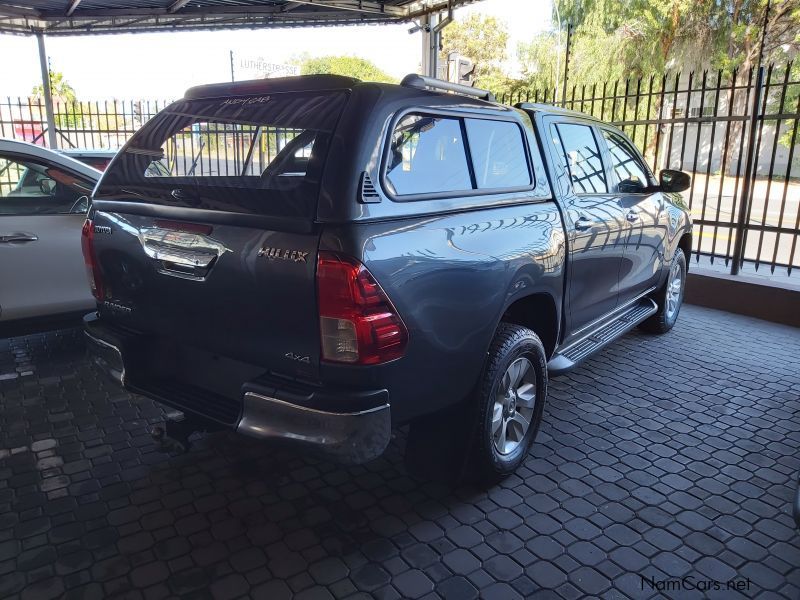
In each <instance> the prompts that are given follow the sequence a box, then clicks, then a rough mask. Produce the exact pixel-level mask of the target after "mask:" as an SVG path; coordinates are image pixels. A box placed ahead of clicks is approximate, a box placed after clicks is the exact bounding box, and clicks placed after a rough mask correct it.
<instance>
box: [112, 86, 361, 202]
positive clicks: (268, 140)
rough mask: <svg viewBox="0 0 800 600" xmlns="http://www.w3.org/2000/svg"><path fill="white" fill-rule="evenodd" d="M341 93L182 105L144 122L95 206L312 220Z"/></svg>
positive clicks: (185, 102) (340, 107) (344, 96)
mask: <svg viewBox="0 0 800 600" xmlns="http://www.w3.org/2000/svg"><path fill="white" fill-rule="evenodd" d="M346 101H347V93H346V92H339V91H335V92H313V93H311V92H282V93H275V94H269V95H262V96H238V97H222V98H211V99H197V100H179V101H178V102H176V103H174V104H172V105H170V106H169V107H167V108H166V109H165V110H163V111H162V112H160V113H159V114H158V115H156V117H154V118H153V119H151V120H150V121H148V122H147V124H146V125H145V126H144V127H142V128H141V129H140V130H139V131H138V132H137V133H136V134H135V135H134V136H133V137H132V138H131V140H130V142H129V143H128V144H127V145H126V147H125V149H124V150H123V151H122V152H121V153H120V154H119V155H118V156H117V158H116V159H115V160H114V162H113V163H112V164H111V166H110V167H109V168H108V170H107V171H106V173H105V175H104V177H103V179H102V180H101V182H100V186H99V188H98V191H97V193H96V197H97V198H99V199H102V198H112V199H114V200H126V199H130V200H132V201H137V202H142V201H146V202H150V203H156V204H162V203H163V204H169V205H174V204H175V203H176V198H179V200H178V201H179V202H181V203H184V204H188V205H191V206H193V207H197V208H206V209H212V210H223V211H226V212H243V213H254V214H266V215H274V216H287V217H292V216H304V217H311V216H313V215H314V214H315V212H316V202H317V196H318V192H319V184H320V179H321V176H322V170H323V166H324V163H325V159H326V157H327V152H328V147H329V144H330V140H331V138H332V136H333V132H334V129H335V127H336V123H337V122H338V119H339V115H340V114H341V112H342V110H343V108H344V105H345V103H346Z"/></svg>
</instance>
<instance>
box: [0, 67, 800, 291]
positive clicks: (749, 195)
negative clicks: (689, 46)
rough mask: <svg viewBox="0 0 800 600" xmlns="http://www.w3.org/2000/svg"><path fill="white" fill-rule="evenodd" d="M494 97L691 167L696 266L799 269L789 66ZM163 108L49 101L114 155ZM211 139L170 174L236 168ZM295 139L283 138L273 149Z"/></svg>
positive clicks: (799, 76)
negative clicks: (575, 113) (576, 119)
mask: <svg viewBox="0 0 800 600" xmlns="http://www.w3.org/2000/svg"><path fill="white" fill-rule="evenodd" d="M499 100H500V101H501V102H504V103H508V104H515V103H517V102H543V103H549V104H553V103H556V104H559V105H561V106H565V107H566V108H572V109H575V110H579V111H582V112H585V113H589V114H592V115H594V116H596V117H598V118H600V119H603V120H606V121H610V122H612V123H614V124H616V125H618V126H619V127H621V128H622V129H623V130H625V132H626V133H627V134H628V135H629V136H630V137H631V139H633V141H634V142H635V143H636V144H637V145H638V146H639V148H640V149H641V150H642V152H643V153H644V155H645V158H646V159H647V161H648V163H649V164H650V166H651V167H652V169H653V171H654V172H656V173H657V172H658V171H659V170H661V169H665V168H672V169H681V170H684V171H688V172H690V173H691V174H692V175H693V178H692V181H693V183H692V186H691V188H690V189H689V190H687V191H686V192H685V193H684V197H685V201H686V204H687V205H688V206H689V207H690V209H691V212H692V215H693V217H694V222H695V235H694V242H693V243H694V252H693V257H694V260H695V261H697V262H702V263H703V264H704V265H705V266H709V267H711V268H717V269H729V270H731V271H732V272H733V273H738V272H739V271H740V270H741V271H745V272H752V273H756V274H767V275H771V276H791V275H792V274H793V273H796V271H797V269H798V268H799V267H800V248H798V245H799V244H798V238H800V150H799V149H798V144H800V137H798V121H800V69H798V67H797V66H793V65H791V64H789V65H786V66H784V67H780V68H776V67H773V66H770V67H768V68H761V69H752V70H750V71H748V72H746V73H742V72H738V73H737V72H733V73H723V72H722V71H719V72H716V73H708V72H704V73H702V74H699V75H698V74H692V73H688V74H683V75H682V74H671V75H664V76H662V77H656V76H653V77H649V78H646V79H638V80H627V81H617V82H608V83H604V84H603V85H593V86H573V87H572V88H571V90H569V91H568V93H567V94H566V97H564V98H558V100H557V101H555V95H554V90H552V89H551V90H542V91H538V90H525V91H521V92H518V93H515V94H512V95H505V96H501V97H499ZM166 104H167V102H165V101H159V100H140V101H120V100H110V101H93V102H73V103H63V102H56V103H55V107H54V109H55V115H54V121H55V124H56V133H57V136H56V137H57V143H58V146H59V147H60V148H62V149H64V148H74V147H80V148H117V147H119V146H121V145H122V144H123V143H124V142H125V141H126V140H127V139H128V138H129V137H130V136H131V135H132V134H133V133H134V132H135V131H136V130H137V129H138V128H139V127H141V125H142V124H143V123H145V122H146V121H147V120H149V119H150V118H151V117H152V116H154V115H155V114H156V113H157V112H158V111H159V110H161V109H162V108H163V107H164V106H165V105H166ZM46 123H47V120H46V116H45V108H44V105H43V103H42V102H41V100H37V99H19V98H18V99H11V98H7V99H6V100H5V101H2V100H0V136H1V137H10V138H16V139H23V140H27V141H30V142H33V143H38V144H41V145H46V143H47V137H48V136H47V124H46ZM195 133H196V132H195ZM212 133H214V134H219V133H220V132H219V131H217V130H213V131H212V130H210V129H207V130H203V132H202V135H196V134H195V135H184V136H183V137H179V138H176V139H175V140H173V141H172V142H171V145H170V144H168V146H170V147H168V148H166V151H167V154H168V155H174V156H173V157H172V158H171V161H170V162H169V165H171V166H170V168H172V167H175V168H179V167H178V165H180V168H184V167H183V162H185V161H186V159H187V157H188V159H189V161H190V163H189V164H190V165H192V166H190V167H188V168H192V169H194V170H195V171H196V170H198V169H201V170H203V172H205V170H206V169H209V170H214V169H216V170H217V171H219V172H221V169H223V168H224V169H226V171H225V172H227V170H228V169H231V168H232V169H233V170H234V172H239V166H240V163H241V162H242V161H243V160H244V159H245V158H247V157H245V156H244V154H245V152H246V149H245V146H244V145H242V143H241V139H240V138H244V137H247V136H243V135H241V134H242V133H244V132H239V134H238V135H237V134H236V132H235V131H234V132H229V131H227V130H226V131H224V132H222V133H223V134H224V135H223V137H224V138H225V139H222V140H221V139H217V138H218V137H219V136H218V135H216V137H215V138H214V139H213V140H212V139H211V137H210V136H211V134H212ZM295 134H296V132H291V135H288V136H287V135H283V143H285V142H286V141H288V139H291V137H293V136H294V135H295ZM281 136H282V134H281V132H278V131H275V132H273V133H272V134H270V133H269V132H268V133H267V135H266V136H264V138H263V139H262V140H260V143H259V145H258V151H259V156H260V155H261V154H265V156H267V158H269V157H270V156H272V155H274V152H275V151H276V149H279V148H280V145H281V142H280V139H282V138H281ZM205 138H208V139H205ZM272 138H274V140H273V139H272ZM270 140H271V141H270ZM195 144H197V145H196V146H195ZM212 154H214V156H213V157H212ZM223 155H224V156H223ZM213 161H216V164H217V166H216V167H214V166H213V165H212V162H213ZM220 161H222V163H220ZM237 161H238V162H237ZM206 163H207V164H206ZM220 164H222V165H223V166H220ZM231 165H233V166H231Z"/></svg>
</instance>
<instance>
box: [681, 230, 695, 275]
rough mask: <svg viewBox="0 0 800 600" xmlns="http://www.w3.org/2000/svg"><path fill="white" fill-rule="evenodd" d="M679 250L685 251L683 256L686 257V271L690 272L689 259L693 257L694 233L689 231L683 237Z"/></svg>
mask: <svg viewBox="0 0 800 600" xmlns="http://www.w3.org/2000/svg"><path fill="white" fill-rule="evenodd" d="M678 248H680V249H681V250H683V255H684V256H685V257H686V270H687V271H688V270H689V263H690V262H691V261H690V260H689V258H690V257H691V256H692V232H691V230H690V231H687V232H686V233H684V234H683V235H682V236H681V239H680V240H678Z"/></svg>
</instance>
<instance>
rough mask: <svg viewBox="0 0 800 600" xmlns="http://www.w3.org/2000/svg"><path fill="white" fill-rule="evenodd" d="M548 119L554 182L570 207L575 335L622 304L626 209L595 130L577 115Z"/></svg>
mask: <svg viewBox="0 0 800 600" xmlns="http://www.w3.org/2000/svg"><path fill="white" fill-rule="evenodd" d="M544 122H545V124H546V131H547V134H548V135H549V136H550V140H551V141H552V145H551V150H552V151H553V157H552V158H553V163H554V166H555V177H554V182H557V185H558V186H559V188H560V190H561V194H562V198H563V206H564V207H565V221H566V223H565V225H566V229H567V236H568V241H569V262H568V269H567V272H568V284H567V287H568V293H567V300H568V303H569V308H568V313H569V318H570V327H569V331H570V332H572V333H575V332H577V331H579V330H581V329H582V328H584V327H586V326H587V325H589V324H591V323H592V322H593V321H596V320H597V319H599V318H601V317H603V316H604V315H606V314H608V313H610V312H612V311H613V310H614V309H615V308H616V306H617V299H618V291H619V288H618V286H619V270H620V265H621V262H622V254H623V251H624V249H625V237H624V236H625V225H624V212H623V208H622V206H621V205H620V203H619V199H618V198H616V197H615V196H614V195H613V194H611V193H610V191H609V186H608V174H607V172H606V170H605V167H604V164H603V160H602V156H601V151H600V144H599V142H598V139H597V135H598V133H597V131H596V130H595V128H594V127H593V126H592V125H590V124H588V123H586V122H583V121H580V120H575V119H564V118H556V117H551V118H545V120H544Z"/></svg>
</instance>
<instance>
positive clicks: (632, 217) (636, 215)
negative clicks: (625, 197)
mask: <svg viewBox="0 0 800 600" xmlns="http://www.w3.org/2000/svg"><path fill="white" fill-rule="evenodd" d="M625 218H626V219H628V221H630V222H631V223H633V222H634V221H638V220H639V213H638V212H636V211H635V210H632V211H631V212H629V213H628V214H627V215H625Z"/></svg>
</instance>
